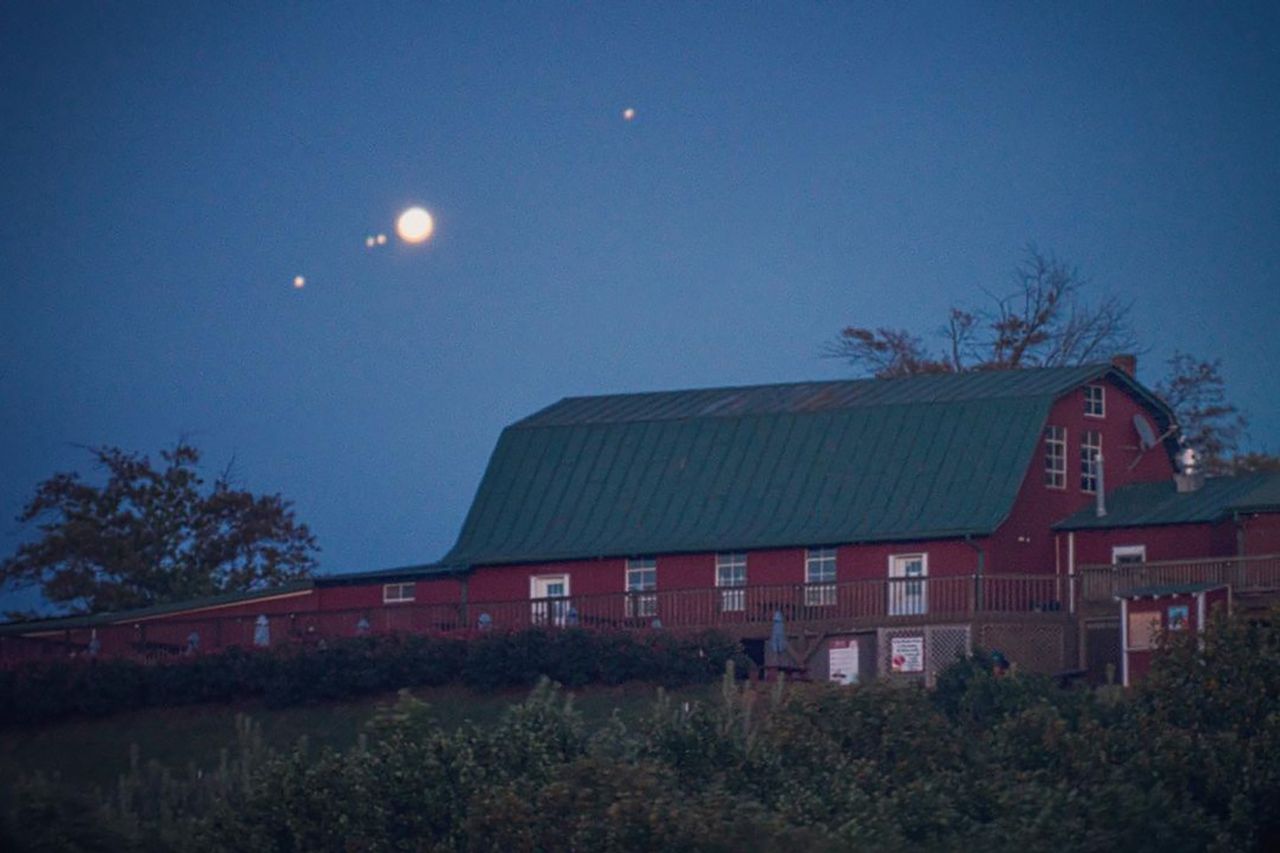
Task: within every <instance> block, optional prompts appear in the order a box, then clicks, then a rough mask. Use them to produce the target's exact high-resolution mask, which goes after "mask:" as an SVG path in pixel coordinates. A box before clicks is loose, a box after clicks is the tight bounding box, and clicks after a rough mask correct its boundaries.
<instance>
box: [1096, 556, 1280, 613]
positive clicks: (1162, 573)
mask: <svg viewBox="0 0 1280 853" xmlns="http://www.w3.org/2000/svg"><path fill="white" fill-rule="evenodd" d="M1076 578H1077V583H1078V584H1079V589H1080V600H1081V601H1082V602H1083V603H1085V604H1092V605H1098V604H1109V603H1110V602H1112V601H1114V600H1115V597H1116V596H1117V595H1123V594H1125V593H1127V592H1130V591H1132V590H1135V589H1142V588H1143V587H1152V586H1170V585H1183V584H1194V583H1215V584H1228V585H1230V586H1231V589H1232V591H1233V593H1235V594H1238V595H1239V594H1243V595H1249V594H1251V593H1267V592H1275V591H1277V590H1280V554H1265V555H1262V556H1257V557H1214V558H1209V559H1203V560H1164V561H1158V562H1151V563H1122V564H1120V565H1111V566H1108V565H1104V566H1081V567H1080V568H1079V569H1078V570H1077V572H1076Z"/></svg>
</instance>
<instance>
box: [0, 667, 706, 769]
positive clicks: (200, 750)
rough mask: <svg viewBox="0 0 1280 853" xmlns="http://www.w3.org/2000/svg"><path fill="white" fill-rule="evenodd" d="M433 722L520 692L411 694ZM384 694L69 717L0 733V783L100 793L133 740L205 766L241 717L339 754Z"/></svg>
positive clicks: (586, 704) (634, 690)
mask: <svg viewBox="0 0 1280 853" xmlns="http://www.w3.org/2000/svg"><path fill="white" fill-rule="evenodd" d="M718 690H719V687H718V685H710V686H707V685H702V686H697V687H689V688H684V689H681V690H674V691H670V692H671V693H672V695H674V696H676V697H679V698H681V699H682V700H701V699H706V698H709V697H711V696H713V695H715V694H716V693H717V692H718ZM572 692H573V694H574V706H575V707H576V708H577V709H578V711H579V712H581V713H582V715H583V718H584V720H585V721H586V722H587V724H588V725H589V726H598V725H600V724H602V723H603V722H604V721H605V720H607V719H608V718H609V716H610V715H611V714H612V713H613V711H614V709H615V708H616V709H618V711H619V713H621V714H622V715H623V717H624V718H627V719H635V718H636V717H638V716H639V715H640V714H643V713H644V712H645V711H646V710H647V709H648V708H649V707H650V705H651V704H652V703H653V701H654V698H655V697H656V695H657V689H656V688H654V687H652V686H650V685H647V684H627V685H622V686H619V687H595V688H587V689H583V690H575V691H572ZM414 695H415V696H416V697H418V698H419V699H421V700H423V701H425V702H427V703H429V704H430V705H431V708H432V711H433V712H434V713H435V715H436V717H437V719H438V720H439V721H440V722H441V724H443V725H444V726H446V727H449V728H453V727H456V726H458V725H460V724H461V723H462V722H463V721H464V720H471V721H472V722H474V723H476V724H479V725H484V724H486V723H492V722H493V721H495V720H497V719H498V718H499V716H500V715H501V714H502V712H503V711H504V710H505V709H506V708H507V707H509V706H510V705H512V704H514V703H517V702H520V701H522V700H523V699H524V698H525V696H526V695H527V691H524V690H518V691H510V692H501V693H484V694H481V693H475V692H472V691H470V690H466V689H464V688H460V687H439V688H426V689H421V690H415V691H414ZM395 699H396V695H395V694H394V693H390V694H385V695H382V696H377V697H374V698H366V699H364V700H361V701H357V702H342V703H330V704H323V705H307V706H301V707H295V708H283V709H272V708H266V707H264V706H261V705H255V704H238V705H203V706H195V707H187V708H173V709H156V708H153V709H147V710H143V711H135V712H132V713H128V714H119V715H116V716H113V717H108V718H105V719H84V720H69V721H64V722H60V723H54V724H51V725H48V726H30V727H22V728H11V729H5V730H0V786H7V785H8V784H11V783H12V782H13V781H14V780H16V779H18V778H20V777H21V776H23V775H29V774H32V773H35V772H37V771H39V772H42V773H44V774H46V775H49V774H56V775H58V776H60V777H61V778H62V779H63V780H65V781H67V782H70V783H74V784H75V785H76V786H77V787H80V786H83V787H105V786H107V785H111V784H113V783H114V782H115V780H116V778H117V777H118V776H119V775H120V774H121V773H123V772H124V771H126V770H127V769H128V767H129V754H130V750H131V748H132V746H133V744H137V745H138V749H139V751H140V755H141V758H142V760H143V761H144V762H145V761H150V760H155V761H158V762H160V763H161V764H164V765H166V766H169V767H173V768H175V769H180V770H181V769H185V768H186V767H187V766H188V765H191V764H194V765H195V766H196V767H199V768H212V767H216V766H217V764H218V757H219V753H220V751H221V750H222V749H223V748H226V747H231V746H233V745H234V743H235V737H236V734H235V731H236V729H235V722H236V717H237V715H239V714H247V715H248V716H249V717H251V718H252V719H253V721H254V722H255V723H257V724H259V725H260V726H261V727H262V734H263V739H264V740H265V741H266V743H267V744H269V745H270V746H272V747H275V748H277V749H287V748H289V747H292V746H293V745H294V744H295V743H297V741H298V739H299V738H300V737H302V736H303V735H306V736H307V738H308V740H309V741H310V743H311V745H312V747H313V748H319V747H324V746H332V747H335V748H345V747H348V746H351V745H352V744H354V743H355V741H356V738H357V737H358V736H359V734H360V732H361V731H363V730H364V728H365V724H366V723H367V722H368V721H369V719H370V718H371V717H372V716H373V715H374V714H375V713H376V711H377V709H378V706H380V705H387V704H390V703H393V702H394V701H395Z"/></svg>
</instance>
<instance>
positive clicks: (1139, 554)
mask: <svg viewBox="0 0 1280 853" xmlns="http://www.w3.org/2000/svg"><path fill="white" fill-rule="evenodd" d="M1146 561H1147V546H1146V545H1116V546H1115V547H1114V548H1112V549H1111V564H1112V565H1115V566H1123V565H1126V564H1129V563H1145V562H1146Z"/></svg>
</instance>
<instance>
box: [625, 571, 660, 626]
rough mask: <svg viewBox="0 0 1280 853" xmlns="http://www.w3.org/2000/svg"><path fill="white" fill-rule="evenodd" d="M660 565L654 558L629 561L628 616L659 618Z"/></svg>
mask: <svg viewBox="0 0 1280 853" xmlns="http://www.w3.org/2000/svg"><path fill="white" fill-rule="evenodd" d="M657 588H658V563H657V561H656V560H654V559H653V558H652V557H645V558H643V559H638V560H627V616H657V615H658V596H657V595H656V594H655V590H657Z"/></svg>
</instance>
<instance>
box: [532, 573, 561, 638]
mask: <svg viewBox="0 0 1280 853" xmlns="http://www.w3.org/2000/svg"><path fill="white" fill-rule="evenodd" d="M557 581H560V582H562V583H563V584H564V595H539V594H538V593H539V592H542V591H543V590H545V589H546V587H548V586H549V585H551V584H553V583H555V582H557ZM539 585H541V586H542V588H543V589H542V590H540V589H539V588H538V587H539ZM529 598H530V599H531V600H532V604H533V609H532V617H533V624H535V625H557V626H563V625H564V624H565V623H566V622H567V621H568V616H569V575H567V574H559V575H531V576H530V577H529Z"/></svg>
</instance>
